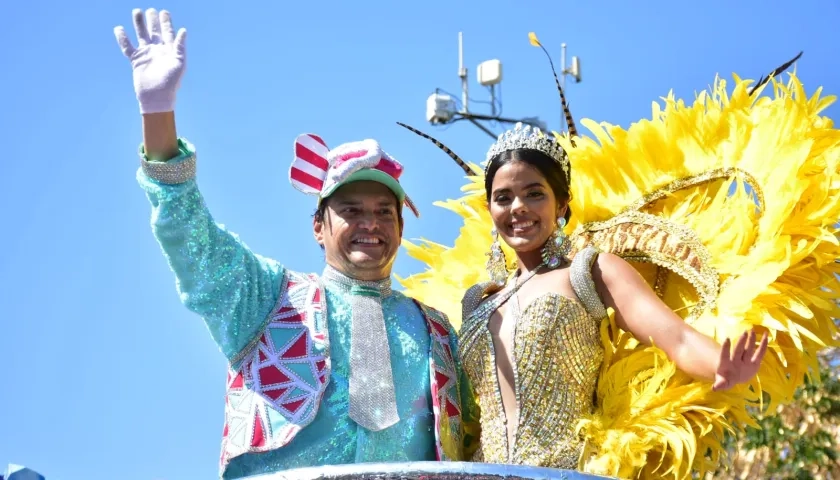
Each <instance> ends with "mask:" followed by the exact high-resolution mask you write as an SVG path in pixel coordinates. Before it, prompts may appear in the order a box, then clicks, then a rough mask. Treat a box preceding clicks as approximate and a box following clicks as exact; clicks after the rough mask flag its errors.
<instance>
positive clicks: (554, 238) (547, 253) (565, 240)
mask: <svg viewBox="0 0 840 480" xmlns="http://www.w3.org/2000/svg"><path fill="white" fill-rule="evenodd" d="M565 226H566V219H565V218H563V217H560V218H558V219H557V228H556V229H555V230H554V232H553V233H552V234H551V235H550V236H549V237H548V240H546V242H545V245H543V249H542V259H543V262H544V263H545V264H546V265H547V266H548V268H557V267H559V266H560V265H561V264H562V263H563V260H565V259H566V257H567V256H568V255H569V252H571V251H572V242H571V241H570V240H569V237H568V236H567V235H566V233H565V232H563V228H564V227H565Z"/></svg>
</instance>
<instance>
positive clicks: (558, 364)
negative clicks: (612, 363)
mask: <svg viewBox="0 0 840 480" xmlns="http://www.w3.org/2000/svg"><path fill="white" fill-rule="evenodd" d="M596 255H597V251H595V250H594V249H592V248H590V249H584V250H582V251H581V252H580V253H579V254H578V256H577V257H576V258H575V259H574V260H573V262H572V268H571V270H570V276H571V277H572V286H573V288H574V289H575V293H576V295H577V296H578V298H580V300H576V299H571V298H567V297H563V296H561V295H558V294H556V293H546V294H543V295H541V296H539V297H537V298H536V299H534V300H532V301H531V303H529V304H528V305H527V306H525V307H524V308H523V309H521V315H519V317H518V321H517V325H516V330H515V333H514V341H513V345H514V354H513V359H514V361H513V367H514V373H515V389H516V391H515V394H516V397H517V400H518V403H519V412H518V419H519V421H518V428H517V429H516V432H515V435H514V437H513V438H514V444H513V445H508V435H507V426H506V419H505V413H504V407H503V404H502V397H501V391H500V390H499V387H498V385H499V383H498V378H497V369H496V359H495V355H494V348H493V339H492V337H491V334H490V330H489V328H488V324H489V321H490V316H491V315H492V313H493V312H494V311H495V310H496V309H497V308H498V307H499V303H500V302H499V299H500V298H503V297H501V296H498V295H494V296H490V297H488V298H487V299H486V300H485V301H484V302H481V304H480V305H479V306H478V307H477V308H476V309H475V310H474V311H473V312H472V313H471V314H470V315H469V316H468V317H467V320H466V322H465V324H464V327H463V329H462V331H461V338H460V342H461V350H460V355H461V359H462V365H463V367H464V370H465V371H466V373H467V376H468V377H469V379H470V381H471V385H472V387H473V388H474V393H475V396H476V398H477V399H478V402H479V406H480V410H481V441H480V445H479V448H478V450H477V451H476V452H475V454H474V455H473V456H472V459H471V460H472V461H476V462H485V463H512V464H525V465H532V466H545V467H554V468H569V469H573V468H576V467H577V465H578V459H579V457H580V454H581V452H582V444H581V441H580V439H579V438H578V436H577V434H576V433H575V426H576V423H577V420H578V419H580V418H581V417H582V416H584V415H587V414H589V413H591V411H592V408H593V403H592V399H593V395H594V392H595V387H596V383H597V379H598V372H599V369H600V367H601V363H602V361H603V358H604V351H603V347H602V345H601V340H600V335H599V321H600V320H601V318H597V317H596V316H593V315H592V314H590V313H589V311H592V312H593V313H594V314H598V312H603V313H605V309H604V307H603V304H602V303H601V302H600V299H598V297H597V292H595V291H594V285H593V284H592V283H591V273H590V270H589V266H590V265H591V262H592V261H594V259H595V256H596ZM480 290H483V288H476V289H475V291H473V292H472V295H476V291H480ZM470 301H471V300H470V299H466V298H465V301H464V305H465V307H466V306H467V305H468V304H469V303H470ZM584 302H585V303H584ZM599 308H600V310H599Z"/></svg>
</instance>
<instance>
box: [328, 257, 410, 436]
mask: <svg viewBox="0 0 840 480" xmlns="http://www.w3.org/2000/svg"><path fill="white" fill-rule="evenodd" d="M324 278H325V279H327V280H331V281H333V282H335V283H336V284H337V285H340V286H342V287H343V288H346V289H347V290H346V293H347V296H348V298H349V299H350V309H351V311H352V315H353V320H352V322H351V324H350V418H351V419H353V421H355V422H356V423H358V424H359V425H360V426H362V427H363V428H365V429H367V430H370V431H373V432H378V431H380V430H384V429H386V428H388V427H390V426H391V425H394V424H395V423H397V422H399V420H400V417H399V415H398V414H397V400H396V394H395V392H394V375H393V372H392V370H391V362H390V356H383V355H382V352H383V351H385V352H389V351H390V349H389V345H388V335H387V333H386V332H385V317H384V315H383V314H382V303H381V298H382V296H383V295H389V294H390V292H391V280H390V278H389V279H386V280H382V281H380V282H362V281H358V280H351V279H349V278H348V277H346V276H345V275H343V274H342V273H340V272H339V271H338V270H336V269H334V268H332V267H329V266H328V267H327V268H326V269H325V270H324Z"/></svg>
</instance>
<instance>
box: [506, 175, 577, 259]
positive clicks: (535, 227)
mask: <svg viewBox="0 0 840 480" xmlns="http://www.w3.org/2000/svg"><path fill="white" fill-rule="evenodd" d="M565 211H566V202H565V201H558V200H557V198H556V197H555V196H554V192H553V191H552V190H551V187H550V186H549V185H548V182H547V181H546V179H545V177H543V176H542V174H541V173H540V171H539V170H537V169H536V168H534V167H532V166H531V165H528V164H527V163H525V162H517V161H514V162H510V163H508V164H506V165H504V166H502V167H501V168H499V169H498V170H497V171H496V176H495V177H494V178H493V187H492V190H491V192H490V216H491V217H493V223H494V224H495V225H496V231H497V232H499V235H500V236H501V237H502V239H504V241H505V243H507V244H508V245H509V246H510V247H511V248H513V249H514V250H515V251H516V252H519V253H524V252H531V251H534V250H539V249H541V248H542V246H543V244H545V242H546V240H547V239H548V237H549V235H551V233H552V232H553V231H554V229H555V228H556V226H557V218H558V217H562V216H563V214H565Z"/></svg>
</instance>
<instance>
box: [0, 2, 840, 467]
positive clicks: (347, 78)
mask: <svg viewBox="0 0 840 480" xmlns="http://www.w3.org/2000/svg"><path fill="white" fill-rule="evenodd" d="M305 3H306V2H297V3H289V2H261V3H259V4H258V3H256V2H243V3H242V4H240V6H239V7H234V6H233V3H229V2H226V3H219V2H217V3H213V2H198V1H195V0H171V1H170V2H169V3H168V4H165V5H163V4H161V5H138V4H134V3H127V2H124V1H123V0H108V1H105V0H88V1H86V2H79V3H74V2H43V1H34V2H32V3H29V4H28V6H25V5H24V3H23V2H11V3H9V4H8V5H7V6H6V7H4V10H5V11H6V14H5V18H6V19H7V21H6V22H4V24H3V28H2V29H0V45H2V46H1V47H0V65H3V67H4V68H3V69H2V70H3V75H0V92H2V93H3V95H4V106H3V113H2V114H0V122H2V128H0V145H3V147H4V150H5V153H4V158H3V160H2V170H0V172H2V173H0V178H3V179H5V181H4V182H3V188H2V189H0V203H2V204H3V205H5V209H4V216H3V223H2V232H3V234H2V235H0V305H2V307H3V312H2V320H0V322H2V324H0V325H1V326H0V352H2V358H3V362H2V364H0V372H2V379H3V393H2V395H0V464H5V463H7V462H14V463H19V464H24V465H27V466H30V467H32V468H34V469H36V470H39V471H40V472H41V473H43V474H45V475H46V476H47V478H48V479H49V480H77V479H78V480H82V479H84V480H105V479H109V480H110V479H114V478H119V479H121V480H141V479H142V480H153V479H167V480H173V479H206V478H214V477H215V476H216V472H217V459H218V453H219V443H220V437H221V430H222V420H223V395H224V381H225V362H224V359H223V357H222V355H221V354H220V353H219V352H218V350H217V348H216V346H215V345H214V344H213V343H212V341H211V339H210V337H209V335H208V334H207V332H206V329H205V327H204V326H203V324H202V322H201V320H200V319H199V318H197V317H196V316H194V315H193V314H191V313H189V312H187V311H186V310H185V309H184V308H183V307H182V306H181V305H180V303H179V301H178V297H177V294H176V291H175V285H174V280H173V276H172V274H171V273H170V272H169V270H168V268H167V265H166V262H165V261H164V259H163V257H162V255H161V253H160V250H159V248H158V246H157V245H156V243H155V241H154V239H153V237H152V235H151V232H150V228H149V206H148V204H147V201H146V198H145V196H144V194H143V192H142V191H141V190H140V188H139V187H138V186H137V184H136V182H135V178H134V175H135V170H136V168H137V157H136V155H135V152H136V149H137V146H138V144H139V142H140V139H141V136H140V134H141V132H140V117H139V113H138V109H137V104H136V101H135V99H134V93H133V90H132V82H131V71H130V67H129V65H128V62H127V60H126V59H125V58H123V57H122V55H121V53H120V51H119V48H118V47H117V44H116V42H115V40H114V37H113V33H112V28H113V27H114V26H115V25H117V24H124V25H125V26H126V27H127V29H128V30H129V32H130V33H131V35H132V36H133V27H131V15H130V13H131V9H132V8H135V7H140V8H146V7H149V6H154V7H156V8H167V9H169V10H170V11H171V12H172V14H173V19H174V21H175V23H176V28H177V27H180V26H185V27H186V28H187V29H188V32H189V33H188V40H187V44H188V47H187V51H188V68H187V74H186V77H185V79H184V82H183V85H182V88H181V93H180V95H179V99H178V113H177V119H178V126H179V133H180V134H182V135H185V136H186V137H187V138H189V139H190V140H191V141H192V142H193V143H194V144H196V146H197V148H198V151H199V165H200V167H199V178H200V185H201V187H202V191H203V192H204V194H205V196H206V198H207V201H208V203H209V205H210V208H211V210H212V211H213V213H214V215H215V217H216V218H217V220H218V221H220V222H222V223H224V224H226V225H227V226H228V227H229V228H231V229H232V230H234V231H236V232H237V233H239V234H240V235H241V236H242V238H243V239H244V240H245V241H246V242H247V243H248V244H249V245H250V246H251V247H252V248H253V250H255V251H256V252H259V253H261V254H263V255H267V256H271V257H274V258H277V259H279V260H281V261H283V262H285V263H286V264H287V265H288V266H289V267H290V268H293V269H297V270H304V271H320V270H321V268H322V262H323V260H322V256H321V253H320V250H319V249H318V247H317V246H316V244H315V242H314V240H313V239H312V233H311V220H310V215H311V213H312V210H313V207H314V205H313V203H312V199H311V198H310V197H304V196H303V195H301V194H299V193H298V192H297V191H295V190H293V189H292V188H291V186H290V185H289V183H288V180H287V177H286V175H287V172H288V167H289V163H290V162H291V159H292V142H293V140H294V138H295V136H297V135H298V134H300V133H304V132H313V133H317V134H319V135H321V136H322V137H323V138H324V139H325V140H326V141H327V142H328V143H329V144H330V145H333V146H335V145H338V144H339V143H342V142H346V141H352V140H359V139H362V138H369V137H373V138H376V139H378V140H379V141H380V142H381V143H382V145H383V147H384V148H385V149H386V150H387V151H388V152H389V153H391V154H393V155H394V156H396V157H397V158H398V159H400V160H401V161H402V162H403V164H404V165H405V166H406V173H405V175H404V177H403V178H404V184H405V186H406V190H407V191H408V192H409V194H410V195H411V196H412V198H413V199H414V200H415V201H416V202H417V203H418V206H419V207H420V209H421V212H422V213H423V216H422V218H421V219H420V220H417V219H413V218H411V217H409V218H407V225H406V235H407V236H408V237H419V236H421V235H422V236H425V237H427V238H430V239H433V240H436V241H439V242H442V243H446V244H451V242H452V240H453V238H454V236H455V235H456V234H457V229H458V227H459V225H460V223H459V222H458V218H457V217H455V216H454V215H453V214H451V213H449V212H447V211H445V210H442V209H439V208H437V207H434V206H432V205H431V203H432V202H433V201H435V200H438V199H444V198H452V197H454V196H457V195H458V194H459V190H458V189H459V187H460V186H461V184H462V183H463V179H462V178H461V176H460V170H459V169H458V168H457V167H455V166H454V165H453V164H452V162H451V161H450V160H449V159H448V158H447V157H445V156H444V155H443V154H442V153H441V152H439V151H438V150H437V149H436V148H435V147H434V146H432V145H431V144H430V143H428V142H426V141H424V140H422V139H420V138H418V137H416V136H414V135H413V134H411V133H410V132H408V131H405V130H403V129H401V128H400V127H398V126H396V125H395V123H394V122H395V121H398V120H399V121H403V122H407V123H409V124H412V125H414V126H416V127H419V128H421V129H423V130H426V131H428V132H429V133H432V134H433V135H436V136H437V137H438V138H440V139H441V140H442V141H443V142H445V143H447V144H448V145H449V146H450V147H452V148H453V150H455V151H456V152H458V153H460V154H461V155H462V156H463V157H466V158H469V159H472V160H478V159H481V158H483V155H484V152H485V151H486V149H487V147H488V146H489V137H487V136H486V135H485V134H484V133H482V132H480V131H479V130H477V129H475V128H474V127H471V126H469V125H467V124H459V125H455V126H452V127H450V128H448V129H445V130H440V129H435V128H431V127H430V126H428V125H426V124H425V122H424V113H425V101H426V98H427V96H428V95H429V94H430V93H432V91H433V90H434V89H435V88H436V87H441V88H444V89H447V90H450V91H458V88H459V83H458V78H457V67H458V65H457V61H458V56H457V38H458V32H459V31H463V32H464V35H465V47H466V51H465V60H466V64H467V67H469V68H470V82H471V86H472V92H473V93H472V96H473V97H474V98H475V99H477V100H486V99H487V98H486V95H485V93H484V91H483V90H482V89H480V88H479V87H478V85H477V84H476V82H475V66H476V65H477V64H478V63H479V62H481V61H483V60H487V59H491V58H498V59H501V60H502V62H503V64H504V81H503V84H502V88H503V97H502V99H503V101H504V113H505V115H506V116H514V117H525V116H540V117H541V118H542V119H543V120H545V121H547V122H548V123H549V126H551V127H553V128H557V127H558V124H559V121H560V118H561V112H560V109H559V102H558V99H557V95H556V90H555V87H554V84H553V80H552V78H551V75H550V71H549V69H548V65H547V62H546V60H545V58H544V56H543V54H542V53H541V52H540V51H539V50H537V49H535V48H533V47H531V46H529V44H528V39H527V34H528V32H529V31H532V30H533V31H536V32H537V34H538V35H539V37H540V39H541V40H542V41H543V43H544V44H546V46H547V47H548V48H549V49H550V50H551V52H552V53H553V54H554V55H555V62H556V63H559V54H560V43H561V42H567V43H568V44H569V54H570V55H578V56H580V57H581V60H582V65H583V82H582V83H580V84H569V85H568V93H567V95H568V97H569V99H570V101H571V106H572V111H573V113H574V114H575V115H576V117H578V118H582V117H589V118H593V119H596V120H603V121H610V122H613V123H619V124H622V125H625V126H627V125H628V124H629V123H630V122H632V121H634V120H636V119H639V118H642V117H645V116H649V115H650V104H651V102H652V101H654V100H656V99H658V98H659V97H660V96H663V95H666V94H667V93H668V91H669V90H670V89H672V88H673V89H674V90H675V92H676V93H677V94H678V95H680V96H682V97H693V95H694V92H696V91H699V90H701V89H704V88H706V87H707V86H708V85H709V84H710V83H711V82H712V81H713V79H714V76H715V74H716V73H721V74H722V75H725V76H726V77H728V78H729V77H730V76H731V73H732V72H733V71H735V72H738V73H739V74H741V75H742V76H745V77H751V78H758V77H759V76H760V75H761V74H762V73H765V72H767V71H769V70H770V69H772V68H774V67H775V66H777V65H779V64H781V63H782V62H784V61H786V60H788V59H789V58H791V57H793V56H794V55H795V54H796V53H797V52H798V51H799V50H804V51H805V54H804V56H803V58H802V59H801V60H800V62H799V64H798V72H799V74H800V77H801V78H802V79H803V81H804V82H805V86H806V88H807V90H808V91H809V93H810V92H813V91H814V90H815V89H816V88H817V87H818V86H820V85H822V86H824V87H825V89H826V91H827V92H828V93H840V67H838V59H840V55H839V54H838V53H840V48H838V45H839V44H838V42H837V35H836V33H834V34H832V33H831V32H832V30H833V29H836V28H837V20H838V18H840V4H838V3H837V2H836V1H835V0H805V1H803V2H801V3H799V4H797V5H796V6H794V4H792V3H790V2H780V1H774V2H758V1H742V2H731V3H730V2H724V1H722V0H708V1H705V2H702V3H694V4H688V3H686V4H680V3H678V2H666V1H661V0H656V1H653V0H651V1H647V2H619V1H617V0H615V1H613V2H559V1H553V2H552V1H547V0H541V1H530V2H507V1H506V2H502V1H498V0H493V1H463V2H451V1H449V2H444V1H439V0H433V1H427V2H414V3H411V2H387V1H384V0H375V1H366V2H339V1H337V0H329V1H327V2H321V3H319V4H318V6H317V7H316V6H306V5H305ZM313 5H314V4H313ZM515 5H518V6H515ZM689 5H690V6H689ZM838 112H840V106H833V107H832V108H831V109H830V110H829V112H828V113H829V115H833V116H834V117H835V118H836V117H837V115H838ZM496 131H497V132H498V129H497V130H496ZM583 133H586V132H585V131H584V132H583ZM419 268H420V265H419V264H418V263H416V262H415V261H413V260H411V259H409V258H408V257H407V256H403V257H402V258H401V259H399V260H398V261H397V264H396V272H397V273H399V274H401V275H408V274H410V273H412V272H415V271H417V270H418V269H419ZM0 470H2V468H0Z"/></svg>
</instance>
